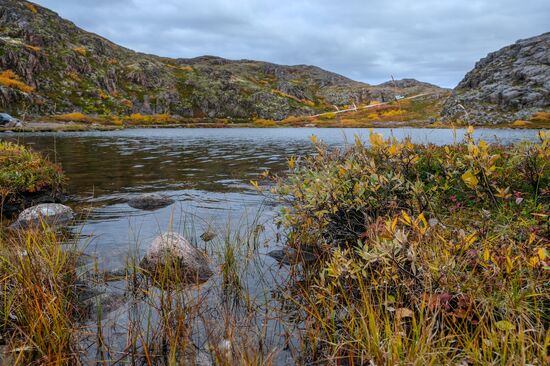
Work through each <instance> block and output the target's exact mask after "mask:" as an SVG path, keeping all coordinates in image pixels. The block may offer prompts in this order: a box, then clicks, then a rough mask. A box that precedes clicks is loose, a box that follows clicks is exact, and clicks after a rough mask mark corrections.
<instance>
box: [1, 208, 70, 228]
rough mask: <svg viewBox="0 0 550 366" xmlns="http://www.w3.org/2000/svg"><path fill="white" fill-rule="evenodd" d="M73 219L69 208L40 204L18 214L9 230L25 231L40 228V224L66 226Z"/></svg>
mask: <svg viewBox="0 0 550 366" xmlns="http://www.w3.org/2000/svg"><path fill="white" fill-rule="evenodd" d="M73 218H74V212H73V210H72V209H71V208H70V207H67V206H65V205H62V204H59V203H42V204H40V205H36V206H33V207H29V208H27V209H26V210H24V211H23V212H21V213H20V214H19V217H18V218H17V221H15V222H14V223H13V224H12V225H11V226H10V228H12V229H25V228H29V227H40V226H41V225H42V223H45V224H47V225H50V226H58V225H63V224H67V223H68V222H70V221H71V220H72V219H73Z"/></svg>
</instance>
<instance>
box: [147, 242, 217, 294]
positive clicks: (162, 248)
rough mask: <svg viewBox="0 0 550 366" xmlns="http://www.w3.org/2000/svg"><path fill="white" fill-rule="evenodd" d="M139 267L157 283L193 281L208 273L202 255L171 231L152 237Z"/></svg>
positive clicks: (205, 276) (201, 279) (206, 278)
mask: <svg viewBox="0 0 550 366" xmlns="http://www.w3.org/2000/svg"><path fill="white" fill-rule="evenodd" d="M140 267H141V268H142V269H144V270H146V271H147V273H148V274H149V275H150V276H151V277H152V278H153V279H154V280H156V281H157V282H159V283H160V284H172V283H183V284H192V283H194V284H197V283H202V282H205V281H207V280H208V279H209V278H210V277H211V276H212V270H211V269H210V266H209V264H208V258H207V256H206V254H204V253H203V252H201V251H200V250H198V249H197V248H195V247H194V246H192V245H191V243H189V241H187V239H185V238H184V237H183V236H181V235H180V234H178V233H175V232H166V233H164V234H162V235H160V236H158V237H157V238H156V239H155V240H153V242H152V243H151V246H150V247H149V249H148V250H147V253H146V254H145V256H144V257H143V259H142V260H141V264H140Z"/></svg>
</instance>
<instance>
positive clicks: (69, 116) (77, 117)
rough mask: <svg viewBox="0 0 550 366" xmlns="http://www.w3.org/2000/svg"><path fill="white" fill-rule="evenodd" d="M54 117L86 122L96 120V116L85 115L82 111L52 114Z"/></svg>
mask: <svg viewBox="0 0 550 366" xmlns="http://www.w3.org/2000/svg"><path fill="white" fill-rule="evenodd" d="M52 118H53V119H55V120H58V121H63V122H86V123H92V122H96V118H94V117H92V116H88V115H85V114H83V113H81V112H73V113H66V114H60V115H57V116H52Z"/></svg>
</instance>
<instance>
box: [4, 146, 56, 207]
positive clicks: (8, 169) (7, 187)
mask: <svg viewBox="0 0 550 366" xmlns="http://www.w3.org/2000/svg"><path fill="white" fill-rule="evenodd" d="M64 182H65V178H64V176H63V173H62V171H61V168H60V167H59V166H58V165H56V164H53V163H51V162H50V161H48V160H46V159H44V158H43V157H42V156H41V155H40V154H38V153H35V152H33V151H31V150H29V149H28V148H26V147H24V146H21V145H16V144H12V143H10V142H0V201H1V202H2V204H4V203H17V201H18V200H19V199H20V197H21V196H23V195H26V194H32V193H35V192H40V191H43V190H48V191H51V192H52V193H53V194H54V195H55V193H56V192H58V191H60V190H61V188H62V187H63V185H64Z"/></svg>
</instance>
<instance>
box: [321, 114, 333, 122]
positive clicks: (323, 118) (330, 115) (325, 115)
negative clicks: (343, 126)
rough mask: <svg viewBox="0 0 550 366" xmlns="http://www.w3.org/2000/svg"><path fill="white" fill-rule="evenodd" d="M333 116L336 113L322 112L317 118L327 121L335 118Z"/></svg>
mask: <svg viewBox="0 0 550 366" xmlns="http://www.w3.org/2000/svg"><path fill="white" fill-rule="evenodd" d="M335 118H336V113H334V112H329V113H324V114H322V115H320V116H319V119H320V120H324V121H328V120H331V119H335Z"/></svg>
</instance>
